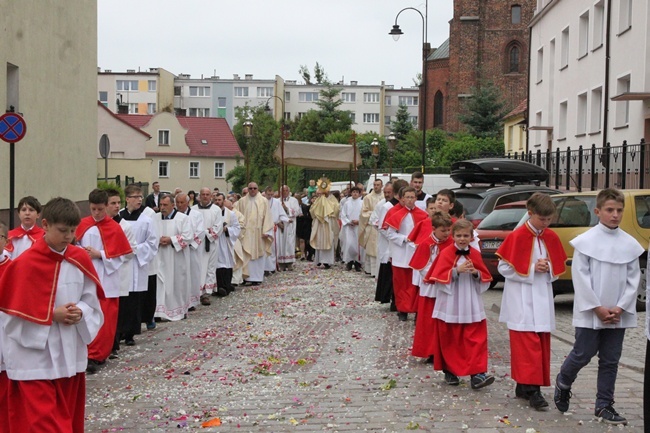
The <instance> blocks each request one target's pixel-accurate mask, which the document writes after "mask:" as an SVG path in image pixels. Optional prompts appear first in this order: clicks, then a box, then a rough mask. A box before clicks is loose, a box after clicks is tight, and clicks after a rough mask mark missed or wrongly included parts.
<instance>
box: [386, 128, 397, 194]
mask: <svg viewBox="0 0 650 433" xmlns="http://www.w3.org/2000/svg"><path fill="white" fill-rule="evenodd" d="M386 141H387V142H388V161H389V163H388V166H389V173H390V174H389V175H388V181H389V182H390V181H391V179H392V177H393V153H395V145H396V144H397V137H395V134H393V133H392V132H391V133H390V135H389V136H388V139H387V140H386Z"/></svg>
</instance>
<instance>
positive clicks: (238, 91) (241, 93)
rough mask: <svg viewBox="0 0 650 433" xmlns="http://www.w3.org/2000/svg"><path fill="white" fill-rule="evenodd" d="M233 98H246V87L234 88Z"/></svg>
mask: <svg viewBox="0 0 650 433" xmlns="http://www.w3.org/2000/svg"><path fill="white" fill-rule="evenodd" d="M235 98H248V87H235Z"/></svg>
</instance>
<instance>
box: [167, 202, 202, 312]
mask: <svg viewBox="0 0 650 433" xmlns="http://www.w3.org/2000/svg"><path fill="white" fill-rule="evenodd" d="M174 202H175V203H176V210H177V211H179V212H180V213H182V214H185V215H187V216H188V217H189V218H190V226H191V228H192V241H191V242H190V247H189V250H190V288H189V289H190V308H194V307H196V306H197V305H199V302H200V298H201V280H202V278H201V247H202V246H203V239H204V238H205V228H204V225H203V224H204V223H203V215H202V214H201V212H199V211H198V210H196V209H191V208H190V198H189V197H188V196H187V194H185V193H183V192H181V193H179V194H176V196H175V197H174ZM208 305H210V304H209V303H208Z"/></svg>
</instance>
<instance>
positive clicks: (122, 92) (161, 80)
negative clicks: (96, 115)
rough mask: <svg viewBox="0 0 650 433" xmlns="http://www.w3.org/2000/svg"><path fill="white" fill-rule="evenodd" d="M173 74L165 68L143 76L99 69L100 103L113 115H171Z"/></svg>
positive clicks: (153, 70) (98, 87)
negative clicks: (122, 111)
mask: <svg viewBox="0 0 650 433" xmlns="http://www.w3.org/2000/svg"><path fill="white" fill-rule="evenodd" d="M174 78H175V77H174V74H172V73H171V72H169V71H167V70H165V69H163V68H149V69H148V70H146V71H143V72H140V71H136V70H135V69H127V70H126V72H113V71H112V70H110V69H105V70H103V71H102V70H101V69H99V68H98V69H97V90H98V94H97V100H98V101H99V102H101V103H102V104H103V105H104V107H106V108H108V109H109V110H111V111H112V112H113V113H118V112H120V108H119V105H122V106H123V107H124V108H123V110H124V114H156V113H159V112H161V111H168V112H171V111H173V109H174V106H173V103H174V101H173V91H174Z"/></svg>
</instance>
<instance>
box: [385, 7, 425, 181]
mask: <svg viewBox="0 0 650 433" xmlns="http://www.w3.org/2000/svg"><path fill="white" fill-rule="evenodd" d="M405 10H413V11H415V12H417V13H418V14H419V15H420V18H422V83H421V85H422V98H421V99H422V101H421V102H422V113H421V114H422V116H421V117H422V119H421V120H420V124H421V125H422V173H424V166H425V165H426V159H427V55H428V54H429V43H428V42H427V28H428V25H427V23H428V15H429V1H428V0H427V1H426V2H425V6H424V15H422V12H420V11H419V10H417V9H416V8H413V7H408V8H404V9H402V10H401V11H399V12H398V13H397V16H396V17H395V24H394V25H393V28H392V29H391V31H390V32H388V34H389V35H391V36H392V37H393V39H394V40H395V41H397V40H398V39H399V37H400V36H401V35H403V34H404V32H402V29H400V27H399V25H398V24H397V19H398V18H399V15H400V14H401V13H402V12H404V11H405Z"/></svg>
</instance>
